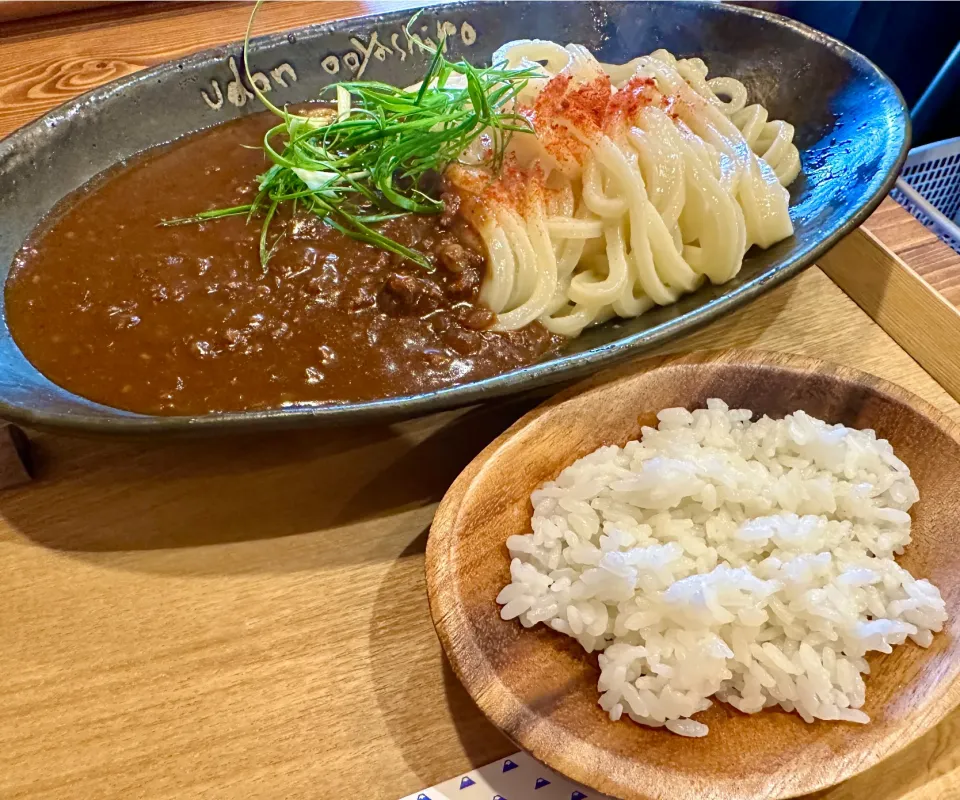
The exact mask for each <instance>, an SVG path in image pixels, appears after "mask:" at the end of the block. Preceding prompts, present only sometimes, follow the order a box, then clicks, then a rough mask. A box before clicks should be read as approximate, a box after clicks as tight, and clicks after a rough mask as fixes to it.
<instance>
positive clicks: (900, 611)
mask: <svg viewBox="0 0 960 800" xmlns="http://www.w3.org/2000/svg"><path fill="white" fill-rule="evenodd" d="M657 416H658V419H659V420H660V424H659V426H658V427H657V428H656V429H655V428H648V427H644V428H643V435H642V439H641V441H631V442H629V443H628V444H627V445H626V446H625V447H623V448H620V447H601V448H600V449H599V450H597V451H595V452H593V453H591V454H590V455H588V456H586V457H584V458H581V459H580V460H578V461H576V462H574V463H573V464H572V465H571V466H569V467H567V468H566V469H565V470H563V472H561V473H560V475H559V476H558V477H557V479H556V480H554V481H549V482H548V483H546V484H544V485H543V486H542V487H541V488H539V489H537V490H536V491H535V492H534V493H533V495H532V501H533V508H534V512H533V520H532V528H533V533H528V534H525V535H522V536H510V537H509V538H508V539H507V547H508V548H509V550H510V555H511V556H512V559H513V560H512V563H511V565H510V574H511V578H512V582H511V583H510V584H509V585H508V586H506V587H504V589H503V590H502V591H501V592H500V594H499V595H498V597H497V602H498V603H499V604H501V605H502V606H503V608H502V609H501V616H502V617H503V618H504V619H514V618H518V619H519V620H520V622H521V623H522V624H523V625H524V626H525V627H531V626H533V625H536V624H537V623H544V624H546V625H549V626H550V627H551V628H553V629H554V630H556V631H559V632H561V633H564V634H566V635H568V636H572V637H574V638H575V639H576V640H577V641H578V642H579V643H580V644H581V645H582V646H583V648H584V649H585V650H586V651H587V652H593V651H597V650H600V651H603V652H602V653H601V654H600V656H599V659H600V668H601V674H600V680H599V683H598V685H597V688H598V689H599V691H600V706H601V707H602V708H603V709H604V710H605V711H606V712H608V713H609V715H610V719H612V720H617V719H620V717H621V716H622V715H627V716H629V717H630V719H632V720H634V721H635V722H638V723H641V724H643V725H651V726H655V727H659V726H666V728H667V729H668V730H670V731H672V732H674V733H678V734H682V735H684V736H705V735H706V734H707V730H708V729H707V726H706V725H704V724H702V723H700V722H697V721H695V720H693V719H692V717H693V715H694V714H696V713H697V712H698V711H703V710H704V709H706V708H708V707H709V706H710V705H711V698H712V697H716V698H717V699H719V700H722V701H723V702H726V703H729V704H730V705H732V706H733V707H734V708H737V709H739V710H740V711H742V712H745V713H748V714H753V713H755V712H757V711H760V710H761V709H764V708H769V707H771V706H776V705H779V706H781V707H782V708H784V709H785V710H787V711H796V712H797V713H798V714H799V715H800V716H801V717H803V719H804V720H806V721H807V722H812V721H813V720H814V719H824V720H846V721H848V722H861V723H865V722H868V721H869V718H868V717H867V715H866V714H865V713H864V712H863V711H860V710H859V709H860V708H861V706H863V703H864V692H865V687H864V682H863V678H862V677H861V675H862V674H868V673H869V671H870V670H869V666H868V664H867V662H866V660H865V659H864V655H865V654H866V653H867V652H868V651H870V650H879V651H881V652H884V653H889V652H891V649H892V646H893V645H897V644H902V643H903V642H904V641H905V640H906V639H907V638H908V637H909V638H910V639H912V640H913V641H914V642H916V643H917V644H918V645H920V646H922V647H927V646H929V645H930V643H931V641H932V640H933V632H934V631H939V630H941V628H942V627H943V623H944V620H945V619H946V616H947V615H946V611H945V608H944V603H943V600H942V599H941V597H940V592H939V591H938V590H937V588H936V587H935V586H933V585H932V584H931V583H930V582H928V581H926V580H923V579H921V580H917V579H915V578H914V577H913V576H912V575H911V574H910V573H909V572H907V570H905V569H903V568H902V567H900V566H899V565H897V563H896V562H895V561H894V555H895V554H898V553H902V552H903V548H904V547H905V546H906V545H907V544H909V542H910V516H909V514H908V513H907V511H908V509H909V508H910V506H912V505H913V504H914V503H915V502H916V501H917V499H918V498H919V494H918V492H917V486H916V484H915V483H914V482H913V479H912V478H911V477H910V470H909V469H908V468H907V466H906V465H905V464H904V463H903V462H902V461H900V459H898V458H897V457H896V456H895V455H894V453H893V448H892V447H891V446H890V444H889V443H888V442H887V441H886V440H884V439H877V437H876V434H875V433H874V432H873V431H871V430H864V431H858V430H854V429H851V428H847V427H844V426H843V425H829V424H827V423H825V422H822V421H820V420H818V419H814V418H813V417H810V416H808V415H807V414H805V413H804V412H803V411H797V412H796V413H794V414H791V415H789V416H787V417H786V418H785V419H783V420H772V419H769V418H767V417H763V418H762V419H760V420H758V421H757V422H751V421H750V420H751V418H752V414H751V412H750V411H746V410H730V409H728V407H727V405H726V404H725V403H724V402H722V401H721V400H710V401H708V403H707V409H699V410H696V411H694V412H692V413H691V412H689V411H687V410H686V409H683V408H670V409H666V410H664V411H661V412H660V413H659V414H658V415H657Z"/></svg>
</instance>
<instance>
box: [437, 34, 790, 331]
mask: <svg viewBox="0 0 960 800" xmlns="http://www.w3.org/2000/svg"><path fill="white" fill-rule="evenodd" d="M493 62H494V63H495V64H497V63H505V64H506V65H507V66H509V67H531V66H533V67H536V68H537V71H538V75H539V77H537V78H535V79H533V80H531V81H530V82H529V84H528V85H527V86H526V88H525V89H524V91H523V93H522V94H521V95H520V96H519V97H518V98H517V103H516V106H515V108H514V109H513V110H514V111H515V112H516V113H518V114H520V115H522V116H523V117H525V118H526V119H527V120H528V122H529V123H530V126H531V127H532V129H533V131H534V133H516V134H514V135H513V137H512V139H511V141H510V144H509V147H508V152H507V158H506V161H505V163H504V165H503V167H502V169H501V170H500V172H499V173H497V174H493V173H491V172H490V171H489V168H487V167H484V166H483V165H482V162H483V159H484V155H485V153H484V147H487V148H489V145H490V141H489V139H486V140H485V139H484V138H483V137H481V139H480V140H479V142H478V144H477V145H476V146H475V147H473V148H472V149H471V150H470V151H468V152H464V153H463V154H462V157H461V159H460V161H459V163H458V164H455V165H453V166H452V167H451V168H449V170H448V173H447V174H448V177H449V178H450V180H451V181H452V182H453V183H454V184H455V185H456V186H457V187H458V188H459V190H460V192H461V195H462V196H463V197H464V199H465V202H464V203H463V206H462V209H463V213H464V214H465V215H466V216H467V217H468V219H470V221H471V222H472V223H473V225H474V226H475V227H476V229H477V230H478V232H479V233H480V235H481V237H482V238H483V240H484V242H485V244H486V248H487V251H488V258H489V266H488V273H487V276H486V279H485V281H484V286H483V291H482V295H481V297H482V299H483V301H484V302H485V303H486V304H487V305H489V306H490V308H491V309H492V310H493V311H495V312H496V314H497V323H496V327H497V328H498V329H500V330H514V329H517V328H521V327H523V326H524V325H527V324H529V323H531V322H533V321H534V320H539V321H540V322H542V323H543V324H544V325H545V326H546V327H547V328H548V329H549V330H550V331H552V332H554V333H558V334H563V335H566V336H577V335H578V334H579V333H580V332H581V331H582V330H583V329H584V328H585V327H587V326H588V325H592V324H595V323H599V322H602V321H604V320H607V319H610V318H612V317H635V316H637V315H639V314H642V313H643V312H644V311H646V310H648V309H649V308H651V307H652V306H654V305H666V304H669V303H672V302H674V301H675V300H676V299H677V298H678V297H679V296H681V295H682V294H684V293H686V292H690V291H693V290H694V289H696V288H697V287H698V286H699V285H700V284H701V283H702V282H703V281H704V280H705V279H708V280H710V281H711V282H713V283H717V284H719V283H724V282H725V281H728V280H730V279H731V278H733V277H734V276H735V275H736V274H737V273H738V272H739V270H740V267H741V265H742V263H743V257H744V254H745V253H746V251H747V250H748V249H749V248H750V247H751V246H753V245H757V246H759V247H764V248H765V247H769V246H770V245H772V244H774V243H776V242H778V241H780V240H782V239H784V238H786V237H788V236H790V235H791V234H792V232H793V227H792V224H791V221H790V215H789V213H788V202H789V197H788V194H787V191H786V189H785V188H784V187H786V186H787V185H789V184H790V182H791V181H793V179H794V178H795V177H796V176H797V173H798V172H799V169H800V158H799V154H798V152H797V148H796V147H795V146H794V145H793V143H792V139H793V126H791V125H790V124H789V123H787V122H783V121H779V120H769V119H768V114H767V111H766V109H764V108H763V107H762V106H760V105H757V104H752V105H748V104H747V91H746V89H745V87H744V86H743V84H741V83H740V82H738V81H736V80H734V79H733V78H713V79H708V78H707V66H706V64H704V62H703V61H701V60H700V59H697V58H692V59H683V60H678V59H676V58H674V56H672V55H671V54H670V53H668V52H666V51H665V50H658V51H656V52H654V53H652V54H650V55H648V56H641V57H639V58H635V59H633V60H632V61H630V62H628V63H626V64H601V63H600V62H598V61H597V60H596V58H594V56H593V55H592V54H591V53H590V51H589V50H587V49H586V48H585V47H582V46H580V45H576V44H571V45H568V46H566V47H562V46H560V45H558V44H555V43H553V42H547V41H537V40H524V41H517V42H511V43H509V44H506V45H504V46H503V47H502V48H501V49H500V50H498V51H497V53H496V54H495V55H494V57H493Z"/></svg>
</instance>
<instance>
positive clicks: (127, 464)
mask: <svg viewBox="0 0 960 800" xmlns="http://www.w3.org/2000/svg"><path fill="white" fill-rule="evenodd" d="M385 5H388V4H384V3H376V4H361V3H350V2H329V3H324V4H292V5H291V4H283V3H275V4H274V3H271V4H268V5H267V6H266V7H265V8H264V10H263V15H262V17H261V19H260V24H259V28H260V30H262V31H268V30H276V29H282V28H288V27H294V26H296V25H300V24H304V23H306V22H316V21H319V20H321V19H326V18H331V17H337V16H346V15H356V14H361V13H366V12H367V11H369V10H370V9H371V7H373V6H375V7H376V8H377V9H382V8H383V7H384V6H385ZM405 5H408V6H409V5H414V4H413V3H406V4H405ZM416 5H420V4H416ZM248 13H249V6H245V5H236V4H217V5H216V6H199V7H198V6H173V5H164V6H155V5H150V6H146V7H143V8H135V9H130V8H129V7H126V6H121V7H116V8H105V9H97V10H90V11H86V12H82V13H76V14H71V15H68V16H67V17H64V18H59V17H53V18H47V19H43V20H32V21H26V22H16V23H10V24H8V25H7V26H5V27H3V28H0V135H2V134H5V133H7V132H9V131H10V130H13V129H14V128H16V127H17V126H19V125H22V124H24V123H25V122H28V121H29V120H30V119H32V118H34V117H36V116H37V115H39V114H41V113H43V112H44V111H46V110H47V109H48V108H50V107H51V106H53V105H55V104H57V103H59V102H62V101H63V100H66V99H67V98H69V97H70V96H72V95H74V94H76V93H78V92H80V91H84V90H86V89H89V88H91V87H92V86H95V85H97V84H99V83H102V82H104V81H107V80H111V79H113V78H116V77H118V76H119V75H121V74H125V73H127V72H131V71H134V70H136V69H140V68H142V67H146V66H148V65H150V64H153V63H157V62H160V61H163V60H165V59H167V58H170V57H173V56H175V55H178V54H182V53H187V52H190V51H193V50H196V49H199V48H201V47H205V46H209V45H212V44H215V43H220V42H223V41H227V40H233V39H236V38H238V34H239V32H240V31H241V30H242V28H243V26H244V24H245V22H246V19H247V15H248ZM892 211H896V209H893V210H892ZM876 219H881V221H882V222H883V224H879V223H878V227H875V228H874V229H875V231H876V232H877V233H878V235H880V236H882V237H886V236H888V235H894V236H896V237H898V241H899V242H900V243H901V245H902V247H903V248H904V249H903V251H902V254H905V257H906V258H907V260H908V261H910V260H911V256H910V251H911V250H916V249H919V248H923V247H926V246H927V244H928V243H924V241H923V236H922V233H923V229H922V228H920V226H919V225H917V224H916V223H914V222H913V221H912V220H911V219H909V218H908V219H907V220H900V221H898V220H895V219H894V215H893V214H892V213H888V214H887V215H886V216H885V217H883V218H879V217H878V218H875V220H876ZM930 252H932V249H930ZM927 253H928V251H927V250H923V254H924V258H927V259H929V264H933V265H935V266H932V267H931V268H930V269H931V272H930V274H931V275H935V276H937V280H940V279H941V278H943V274H944V270H945V265H946V269H947V271H949V264H946V260H944V259H942V256H941V255H936V256H930V255H928V254H927ZM924 263H925V264H927V263H928V262H926V261H925V262H924ZM948 284H949V285H950V286H954V285H955V284H951V283H950V280H945V281H943V285H944V286H947V285H948ZM948 288H949V287H948ZM727 346H749V347H755V348H766V349H775V350H783V351H787V352H796V353H801V354H806V355H811V356H816V357H820V358H825V359H829V360H833V361H837V362H840V363H844V364H848V365H851V366H856V367H859V368H861V369H866V370H868V371H870V372H873V373H875V374H877V375H880V376H883V377H885V378H887V379H889V380H892V381H895V382H897V383H899V384H901V385H902V386H905V387H907V388H909V389H911V390H912V391H914V392H916V393H917V394H919V395H921V396H922V397H924V398H925V399H927V400H929V401H930V402H932V403H933V404H934V405H936V406H937V407H939V408H940V409H941V410H943V411H944V412H945V413H947V414H948V415H950V416H951V417H953V418H954V419H957V420H960V405H958V404H957V403H956V402H955V401H954V400H953V399H952V398H950V397H949V396H948V395H947V394H946V392H945V391H944V390H943V389H942V388H941V387H940V386H939V385H938V384H937V383H936V382H935V381H934V380H933V379H932V378H931V377H930V376H929V375H928V374H927V373H925V372H924V371H923V370H922V369H921V368H920V367H919V366H918V365H917V363H916V362H915V361H914V360H913V359H912V358H910V356H909V355H907V354H906V353H905V352H904V351H903V350H901V349H900V347H899V346H897V344H896V343H895V342H894V341H893V340H892V339H891V338H890V337H889V336H887V335H886V334H885V333H884V332H883V331H882V330H881V329H880V328H879V327H878V326H877V325H875V324H874V323H873V322H872V321H871V319H870V318H869V317H868V316H867V315H866V314H865V313H864V312H863V311H861V310H860V309H859V308H858V307H857V306H856V305H855V304H854V303H853V302H852V301H851V300H850V299H849V298H848V297H847V296H846V295H845V294H843V292H841V291H840V290H839V289H838V288H837V286H836V285H835V284H834V283H833V282H831V281H830V280H829V279H828V278H827V277H826V276H825V275H824V273H823V272H821V271H820V270H819V269H817V268H812V269H810V270H808V271H807V272H805V273H804V274H803V275H801V276H800V277H799V278H797V279H795V280H793V281H791V282H790V283H789V284H787V285H785V286H782V287H780V288H779V289H777V290H775V291H774V292H772V293H770V294H768V295H767V296H765V297H764V298H762V299H760V300H758V301H757V302H755V303H753V304H751V305H750V306H749V307H748V308H745V309H742V310H741V311H739V312H737V313H735V314H733V315H731V316H729V317H727V318H725V319H723V320H720V321H718V322H717V323H714V324H713V325H711V326H709V327H708V328H706V329H704V330H703V331H701V332H699V333H697V334H695V335H694V336H692V337H689V338H687V339H684V340H682V341H681V342H678V343H676V344H675V345H673V348H674V349H693V348H706V347H727ZM529 405H530V404H529V401H527V402H520V403H517V402H513V403H501V404H497V405H490V406H486V407H483V408H473V409H466V410H462V411H454V412H449V413H446V414H442V415H438V416H434V417H430V418H426V419H420V420H415V421H412V422H407V423H403V424H397V425H390V426H380V427H372V428H365V429H360V430H355V431H351V432H339V431H316V432H301V433H295V434H289V435H274V436H271V437H269V438H249V437H248V438H236V439H231V440H226V441H218V442H212V441H208V442H196V443H165V442H144V443H135V442H118V441H94V440H83V439H71V438H66V437H59V436H50V435H37V436H35V437H34V444H35V451H36V462H37V463H36V471H37V480H36V481H35V482H34V483H33V484H32V485H29V486H27V487H24V488H21V489H16V490H11V491H8V492H4V493H3V494H0V575H2V576H3V589H2V594H0V631H2V632H3V647H0V674H2V675H3V676H4V680H3V681H2V682H0V797H2V798H31V800H33V798H49V799H50V800H54V799H55V800H64V798H71V799H72V798H97V800H113V798H118V799H119V798H124V800H126V799H127V798H137V797H143V798H151V800H163V799H164V798H170V799H171V800H172V799H173V798H178V799H179V798H243V800H255V799H256V798H265V799H266V798H270V800H275V799H276V798H283V799H284V800H291V799H292V798H323V797H328V796H329V797H331V798H346V797H349V798H361V797H362V798H380V799H382V800H395V798H398V797H400V796H402V795H404V794H407V793H409V792H413V791H416V790H417V789H420V788H422V787H425V786H429V785H432V784H433V783H436V782H438V781H440V780H443V779H446V778H449V777H450V776H452V775H455V774H457V773H458V772H462V771H464V770H466V769H469V768H470V767H471V766H478V765H481V764H485V763H487V762H489V761H491V760H493V759H495V758H497V757H500V756H503V755H506V754H508V753H510V752H512V751H513V749H514V748H513V746H512V745H511V744H510V743H509V742H507V741H506V740H505V739H504V738H503V737H502V736H501V735H500V734H499V733H498V732H497V731H496V730H495V729H493V728H492V727H491V726H490V724H489V723H487V722H486V720H485V719H484V718H483V717H482V716H481V715H480V714H479V712H478V711H477V710H476V708H475V707H474V706H473V704H472V702H471V701H470V699H469V698H468V697H467V695H466V694H465V692H464V690H463V689H462V688H461V687H460V685H459V684H458V682H457V681H456V679H455V677H454V676H453V675H452V673H451V671H450V669H449V667H447V666H446V664H445V662H444V661H443V659H442V656H441V652H440V647H439V644H438V642H437V639H436V637H435V635H434V632H433V627H432V625H431V622H430V617H429V613H428V609H427V602H426V596H425V590H424V579H423V550H424V544H425V541H426V533H427V529H428V526H429V523H430V520H431V518H432V514H433V510H434V508H435V506H436V503H437V501H438V500H439V498H440V497H441V496H442V494H443V492H444V491H445V489H446V488H447V486H449V484H450V483H451V481H452V480H453V478H454V477H455V476H456V474H457V473H458V472H459V470H460V469H461V468H462V467H463V466H464V465H465V464H466V463H467V462H468V461H469V460H470V459H471V458H472V457H473V455H475V454H476V453H477V452H478V451H479V450H480V449H481V447H482V446H483V445H484V444H485V443H487V442H488V441H490V440H491V439H492V438H493V437H494V436H495V435H496V434H497V433H499V432H500V431H501V430H503V429H504V428H505V427H506V426H507V425H509V424H510V423H511V422H512V421H513V420H514V419H516V417H517V416H518V415H519V414H520V413H522V411H524V410H525V409H526V408H528V407H529ZM958 728H960V715H958V714H957V713H955V714H954V715H953V716H951V717H950V718H948V719H947V720H946V721H945V722H944V723H942V724H941V725H940V726H939V727H938V728H937V729H936V730H934V731H932V732H931V733H930V734H928V735H927V736H925V737H923V739H921V740H920V741H919V742H917V743H916V744H914V745H913V746H912V747H910V748H909V749H908V750H906V751H904V752H902V753H901V754H899V755H897V756H894V757H893V758H891V759H889V760H888V761H887V762H885V763H884V764H882V765H880V766H878V767H876V768H874V769H872V770H870V771H869V772H867V773H865V774H864V775H862V776H860V777H858V778H855V779H853V780H851V781H849V782H847V783H845V784H843V785H842V786H840V787H837V788H836V789H833V790H831V791H829V792H826V793H823V794H822V797H829V798H830V799H831V800H840V798H860V797H864V796H867V795H870V796H871V797H872V798H873V800H895V799H897V800H902V799H904V798H907V797H909V798H911V800H919V799H920V798H924V799H926V798H930V800H932V798H935V797H937V798H939V797H946V796H960V772H957V768H958V765H960V748H958V747H956V746H954V745H953V744H952V742H953V740H954V739H955V738H956V736H955V735H954V734H955V733H956V732H957V729H958Z"/></svg>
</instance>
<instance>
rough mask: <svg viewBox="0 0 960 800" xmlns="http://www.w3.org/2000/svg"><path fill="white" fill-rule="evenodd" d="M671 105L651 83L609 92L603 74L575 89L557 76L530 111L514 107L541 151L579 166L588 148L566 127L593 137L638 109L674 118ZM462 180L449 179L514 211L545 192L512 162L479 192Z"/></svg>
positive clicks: (539, 180) (539, 179)
mask: <svg viewBox="0 0 960 800" xmlns="http://www.w3.org/2000/svg"><path fill="white" fill-rule="evenodd" d="M676 102H677V101H676V99H675V98H672V97H667V96H665V95H663V94H662V93H661V92H660V91H659V89H657V84H656V81H655V80H654V79H653V78H644V77H640V76H634V77H633V78H630V80H628V81H627V82H626V83H625V84H624V85H623V86H622V87H621V88H620V89H619V90H616V91H614V89H613V87H612V85H611V83H610V77H609V76H608V75H605V74H604V75H600V76H598V77H597V78H595V79H594V80H592V81H588V82H586V83H582V84H574V83H573V80H572V77H571V76H570V75H568V74H561V75H557V76H556V77H554V78H551V79H550V80H549V81H548V82H547V85H546V86H545V87H544V88H543V90H542V91H541V92H540V94H539V95H538V96H537V99H536V101H535V102H534V105H533V107H532V108H531V107H529V106H518V107H517V108H516V113H517V114H519V115H520V116H522V117H523V118H524V119H526V120H527V121H528V122H529V123H530V126H531V127H532V128H533V130H534V131H535V132H536V135H537V137H538V138H539V139H540V142H541V144H542V145H543V147H544V149H545V150H546V151H547V152H548V153H550V154H551V155H552V156H553V157H554V158H555V159H557V161H559V162H561V163H564V162H567V163H569V162H570V161H577V162H580V163H582V162H583V160H584V158H585V156H586V154H587V151H588V148H587V146H586V145H585V144H584V143H583V142H582V141H581V140H580V139H579V138H578V137H577V136H576V135H575V134H574V133H573V132H572V131H571V130H570V127H574V128H576V129H577V130H578V131H579V132H580V133H582V134H583V135H585V136H586V137H594V136H597V135H599V134H600V133H601V132H609V131H614V130H616V129H617V128H618V127H622V126H624V125H629V124H631V122H632V121H633V119H634V118H635V117H636V115H637V113H638V112H639V111H640V109H642V108H644V107H646V106H650V105H653V106H657V107H658V108H661V109H663V110H664V111H666V113H668V114H669V115H670V116H671V118H673V119H677V117H678V115H677V110H676ZM464 178H465V176H463V175H462V174H461V175H458V176H457V177H456V178H455V179H454V180H455V182H457V183H458V185H461V186H462V187H463V188H464V189H466V190H467V191H473V192H474V193H475V194H478V195H483V197H484V198H485V199H487V200H489V201H492V202H501V203H507V204H509V205H511V206H513V207H514V208H517V209H522V208H523V207H524V205H525V204H526V202H527V199H528V198H529V197H530V196H531V192H537V191H540V192H543V191H545V188H544V186H543V184H544V176H543V175H542V174H540V175H533V174H531V171H530V170H523V169H521V168H520V167H519V165H518V164H517V163H516V160H515V159H514V158H512V157H510V158H508V159H507V160H506V161H505V163H504V165H503V169H502V171H501V173H500V176H499V178H498V179H497V180H496V181H494V182H493V183H488V184H486V185H485V186H484V188H483V189H482V190H480V191H477V189H479V186H478V184H477V180H478V179H477V178H476V176H473V177H471V178H469V179H467V180H464ZM464 183H467V184H470V185H468V186H467V185H464Z"/></svg>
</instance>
